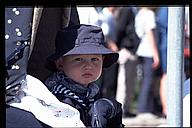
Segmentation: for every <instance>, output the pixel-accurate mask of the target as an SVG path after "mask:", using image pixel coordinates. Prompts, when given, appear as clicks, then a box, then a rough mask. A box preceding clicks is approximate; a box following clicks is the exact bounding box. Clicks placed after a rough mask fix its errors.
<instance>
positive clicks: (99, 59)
mask: <svg viewBox="0 0 192 128" xmlns="http://www.w3.org/2000/svg"><path fill="white" fill-rule="evenodd" d="M56 66H57V68H59V70H62V71H63V72H64V73H65V74H66V75H67V76H68V77H69V78H71V79H72V80H74V81H76V82H78V83H80V84H82V85H85V86H87V85H88V84H89V83H91V82H93V81H96V80H97V79H98V78H99V77H100V75H101V72H102V66H103V56H102V55H69V56H65V57H63V58H62V59H59V60H57V61H56Z"/></svg>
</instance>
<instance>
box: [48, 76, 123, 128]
mask: <svg viewBox="0 0 192 128" xmlns="http://www.w3.org/2000/svg"><path fill="white" fill-rule="evenodd" d="M63 76H64V77H63ZM45 84H46V86H47V87H48V89H49V90H50V91H51V92H52V93H53V94H54V95H55V96H56V97H57V98H58V99H59V100H60V101H61V102H64V103H67V104H69V105H71V106H72V107H74V108H76V109H77V110H78V111H79V112H80V119H81V120H82V122H83V123H84V125H85V126H91V127H110V128H111V127H116V128H118V127H123V124H122V109H121V104H120V103H119V102H117V101H116V100H115V99H107V98H101V97H100V89H99V86H98V85H97V84H95V83H91V84H89V85H88V87H84V86H83V85H80V84H79V83H76V82H74V81H73V80H71V79H70V78H68V77H66V76H65V75H62V73H61V74H60V73H55V74H53V76H51V77H49V78H48V79H47V80H46V81H45Z"/></svg>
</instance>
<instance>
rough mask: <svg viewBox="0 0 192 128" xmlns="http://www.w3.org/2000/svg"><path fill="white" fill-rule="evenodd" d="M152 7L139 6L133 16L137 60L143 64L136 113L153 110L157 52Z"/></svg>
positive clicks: (157, 63) (157, 64)
mask: <svg viewBox="0 0 192 128" xmlns="http://www.w3.org/2000/svg"><path fill="white" fill-rule="evenodd" d="M152 9H153V7H139V11H138V13H137V14H136V16H135V30H136V33H137V35H138V36H139V37H140V38H141V42H140V44H139V47H138V49H137V55H138V56H139V62H140V63H141V64H142V66H143V80H142V83H141V88H140V92H139V98H138V108H137V111H138V115H137V117H142V115H145V114H150V115H152V116H153V112H154V95H153V78H154V71H155V70H156V69H157V68H158V67H159V62H160V61H159V53H158V49H157V44H156V38H155V34H154V30H155V28H156V20H155V13H154V11H153V10H152Z"/></svg>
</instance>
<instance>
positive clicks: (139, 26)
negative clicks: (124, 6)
mask: <svg viewBox="0 0 192 128" xmlns="http://www.w3.org/2000/svg"><path fill="white" fill-rule="evenodd" d="M154 28H156V22H155V14H154V12H153V11H152V10H149V9H146V8H144V9H141V10H139V12H138V13H137V15H136V17H135V30H136V33H137V35H138V36H139V37H140V38H141V42H140V44H139V47H138V49H137V55H138V56H142V57H152V56H153V52H152V48H151V45H150V43H149V39H148V38H147V36H146V35H145V33H146V32H147V31H149V30H152V29H154Z"/></svg>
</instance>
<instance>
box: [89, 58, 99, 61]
mask: <svg viewBox="0 0 192 128" xmlns="http://www.w3.org/2000/svg"><path fill="white" fill-rule="evenodd" d="M91 61H99V58H91Z"/></svg>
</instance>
